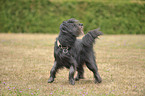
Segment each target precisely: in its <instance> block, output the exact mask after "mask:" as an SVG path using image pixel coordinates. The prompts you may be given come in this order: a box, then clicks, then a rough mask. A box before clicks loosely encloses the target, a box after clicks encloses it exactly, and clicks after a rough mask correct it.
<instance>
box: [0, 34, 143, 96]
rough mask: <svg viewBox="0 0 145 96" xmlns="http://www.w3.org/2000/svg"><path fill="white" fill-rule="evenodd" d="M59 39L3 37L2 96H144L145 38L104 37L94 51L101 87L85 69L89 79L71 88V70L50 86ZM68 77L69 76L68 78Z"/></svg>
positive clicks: (0, 63)
mask: <svg viewBox="0 0 145 96" xmlns="http://www.w3.org/2000/svg"><path fill="white" fill-rule="evenodd" d="M56 36H57V35H48V34H45V35H44V34H0V95H1V96H7V95H13V96H15V95H22V96H25V95H28V96H29V95H36V96H37V95H38V96H48V95H53V96H62V95H63V96H68V95H70V96H77V95H78V96H81V95H88V96H96V95H99V96H100V95H101V96H105V95H109V96H116V95H121V96H127V95H128V96H143V95H144V94H145V87H144V86H145V82H144V81H145V35H104V36H102V37H100V39H99V40H96V44H95V46H94V50H95V53H96V61H97V63H98V66H99V73H100V75H101V77H102V79H103V82H102V83H101V84H94V79H93V74H92V72H91V71H89V70H88V69H87V68H86V67H85V79H84V80H80V81H78V82H76V84H75V85H74V86H72V85H69V82H68V72H69V70H67V69H63V70H60V71H59V73H58V74H57V78H56V79H55V81H54V83H52V84H48V83H47V80H48V77H49V72H50V70H51V68H52V66H53V61H54V57H53V46H54V45H53V44H54V41H55V38H56ZM64 73H66V74H64Z"/></svg>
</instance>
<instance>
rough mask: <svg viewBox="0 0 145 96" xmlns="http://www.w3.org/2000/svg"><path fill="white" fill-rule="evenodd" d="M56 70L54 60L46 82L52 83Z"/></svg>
mask: <svg viewBox="0 0 145 96" xmlns="http://www.w3.org/2000/svg"><path fill="white" fill-rule="evenodd" d="M57 70H58V67H57V62H56V61H55V62H54V65H53V67H52V69H51V71H50V77H49V79H48V83H52V82H53V81H54V78H55V74H56V72H57Z"/></svg>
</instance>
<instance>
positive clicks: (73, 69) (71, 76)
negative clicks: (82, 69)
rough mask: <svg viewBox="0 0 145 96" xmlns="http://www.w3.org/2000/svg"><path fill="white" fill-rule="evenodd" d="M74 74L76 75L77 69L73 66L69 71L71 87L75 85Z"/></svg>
mask: <svg viewBox="0 0 145 96" xmlns="http://www.w3.org/2000/svg"><path fill="white" fill-rule="evenodd" d="M74 74H75V68H74V66H71V67H70V71H69V83H70V84H71V85H75V80H74Z"/></svg>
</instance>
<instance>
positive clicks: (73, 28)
mask: <svg viewBox="0 0 145 96" xmlns="http://www.w3.org/2000/svg"><path fill="white" fill-rule="evenodd" d="M60 32H62V33H67V34H72V35H74V36H76V37H78V36H79V35H80V34H84V32H83V24H82V23H80V22H79V21H78V20H76V19H73V18H72V19H69V20H67V21H63V23H62V24H61V25H60Z"/></svg>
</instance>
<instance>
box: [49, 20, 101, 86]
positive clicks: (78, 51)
mask: <svg viewBox="0 0 145 96" xmlns="http://www.w3.org/2000/svg"><path fill="white" fill-rule="evenodd" d="M81 33H83V24H82V23H79V21H78V20H75V19H69V20H67V21H64V22H63V23H62V24H61V25H60V33H59V36H58V37H57V38H56V42H55V47H54V57H55V62H54V65H53V68H52V69H51V71H50V78H49V79H48V83H51V82H53V81H54V78H55V75H56V72H57V71H58V69H60V68H63V67H66V68H68V69H70V71H69V83H70V84H72V85H74V84H75V80H79V79H83V78H84V69H83V65H84V64H86V66H87V67H88V68H89V69H90V70H91V71H92V72H93V73H94V78H95V83H96V82H98V83H101V81H102V79H101V77H100V75H99V73H98V67H97V65H96V61H95V56H94V52H93V42H94V41H95V38H98V36H99V35H102V33H101V32H100V31H99V29H94V30H92V31H89V32H88V33H87V34H86V35H85V36H84V37H83V38H82V40H80V39H76V37H78V36H79V35H80V34H81ZM75 71H77V72H78V73H77V76H76V77H75V79H74V73H75Z"/></svg>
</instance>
